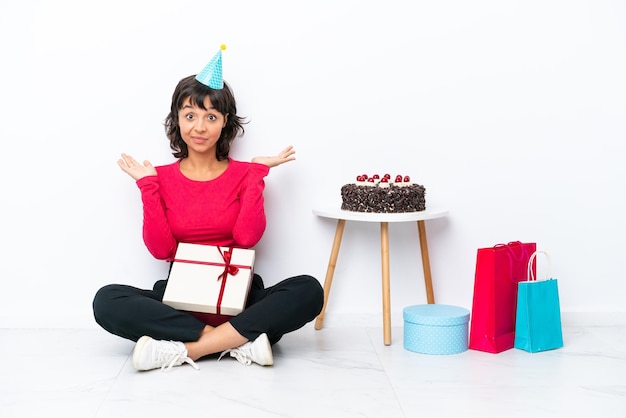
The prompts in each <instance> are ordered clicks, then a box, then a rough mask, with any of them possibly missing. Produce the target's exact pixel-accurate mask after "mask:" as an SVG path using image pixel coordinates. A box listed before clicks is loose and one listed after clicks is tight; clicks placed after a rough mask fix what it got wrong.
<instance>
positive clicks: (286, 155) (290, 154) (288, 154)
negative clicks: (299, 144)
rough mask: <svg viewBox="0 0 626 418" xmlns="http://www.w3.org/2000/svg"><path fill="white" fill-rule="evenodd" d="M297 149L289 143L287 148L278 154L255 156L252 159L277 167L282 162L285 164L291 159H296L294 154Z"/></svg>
mask: <svg viewBox="0 0 626 418" xmlns="http://www.w3.org/2000/svg"><path fill="white" fill-rule="evenodd" d="M295 153H296V150H294V149H293V146H292V145H289V146H288V147H287V148H285V149H284V150H282V151H281V152H280V153H279V154H278V155H274V156H271V157H254V158H253V159H252V162H253V163H259V164H265V165H266V166H269V167H270V168H271V167H276V166H279V165H281V164H284V163H286V162H289V161H293V160H295V159H296V157H295V156H294V154H295Z"/></svg>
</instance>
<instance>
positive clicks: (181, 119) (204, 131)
mask: <svg viewBox="0 0 626 418" xmlns="http://www.w3.org/2000/svg"><path fill="white" fill-rule="evenodd" d="M204 107H205V108H206V110H204V109H202V108H200V107H198V106H194V105H192V104H191V100H190V99H189V97H188V98H186V99H185V101H184V102H183V106H182V108H181V109H179V111H178V126H179V127H180V135H181V137H182V138H183V141H185V144H187V148H188V149H189V153H190V154H191V153H199V154H204V153H208V152H213V153H215V144H217V140H218V139H219V138H220V134H221V133H222V128H223V127H224V126H226V120H227V117H228V115H226V116H224V115H222V114H221V113H220V112H218V111H217V110H215V109H214V108H213V104H212V103H211V99H209V97H208V96H207V97H206V98H205V99H204Z"/></svg>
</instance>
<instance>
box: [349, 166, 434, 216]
mask: <svg viewBox="0 0 626 418" xmlns="http://www.w3.org/2000/svg"><path fill="white" fill-rule="evenodd" d="M425 194H426V188H425V187H424V186H421V185H419V184H415V183H412V182H411V179H410V177H409V176H404V177H403V176H400V175H397V176H396V177H395V180H394V181H392V180H391V176H390V175H389V174H385V175H384V176H383V177H380V176H379V175H378V174H374V175H373V176H371V177H370V176H368V175H367V174H363V175H360V176H357V178H356V182H355V183H348V184H344V185H343V186H342V187H341V200H342V203H341V209H343V210H349V211H352V212H370V213H405V212H419V211H423V210H425V209H426V198H425Z"/></svg>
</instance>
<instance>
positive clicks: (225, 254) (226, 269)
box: [217, 247, 239, 286]
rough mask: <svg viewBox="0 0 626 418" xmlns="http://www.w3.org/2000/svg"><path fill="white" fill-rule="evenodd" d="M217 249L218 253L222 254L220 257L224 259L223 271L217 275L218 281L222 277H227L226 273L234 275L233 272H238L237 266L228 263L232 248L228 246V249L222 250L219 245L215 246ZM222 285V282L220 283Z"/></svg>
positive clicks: (231, 255)
mask: <svg viewBox="0 0 626 418" xmlns="http://www.w3.org/2000/svg"><path fill="white" fill-rule="evenodd" d="M217 249H218V251H219V252H220V255H221V256H222V259H223V260H224V263H225V265H224V271H223V272H222V274H220V275H219V276H218V277H217V280H218V281H220V280H222V279H226V278H227V277H228V275H229V274H230V275H231V276H234V275H235V274H237V273H239V267H237V266H235V265H232V264H230V260H231V258H232V257H233V249H232V248H229V249H228V250H226V251H224V252H222V248H221V247H217ZM222 286H223V284H222Z"/></svg>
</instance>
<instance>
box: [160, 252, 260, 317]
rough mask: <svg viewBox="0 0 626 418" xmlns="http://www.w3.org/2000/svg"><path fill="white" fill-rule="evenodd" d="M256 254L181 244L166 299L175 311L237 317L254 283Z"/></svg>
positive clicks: (168, 284)
mask: <svg viewBox="0 0 626 418" xmlns="http://www.w3.org/2000/svg"><path fill="white" fill-rule="evenodd" d="M253 265H254V250H249V249H242V248H229V247H218V246H213V245H202V244H188V243H179V244H178V248H177V250H176V256H175V258H174V262H173V265H172V269H171V270H170V275H169V278H168V281H167V287H166V288H165V294H164V295H163V303H164V304H166V305H169V306H171V307H173V308H176V309H179V310H183V311H191V312H202V313H211V314H218V315H230V316H235V315H237V314H239V313H241V312H242V311H243V310H244V308H245V306H246V300H247V298H248V292H249V291H250V284H251V283H252V276H253V271H252V269H253Z"/></svg>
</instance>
